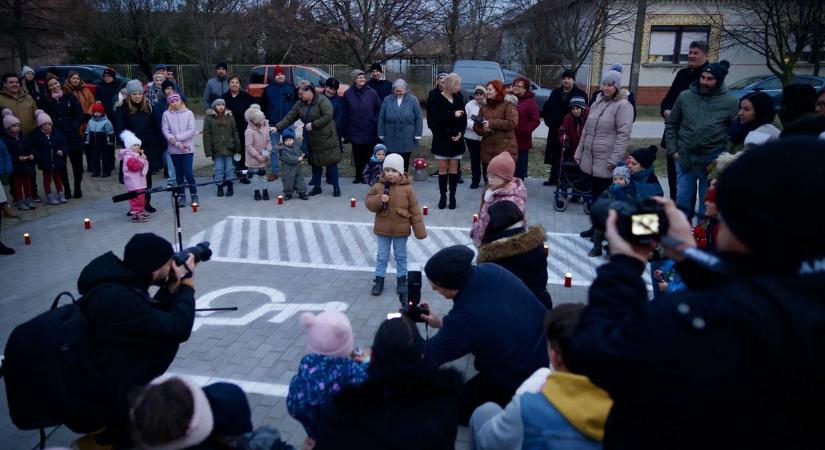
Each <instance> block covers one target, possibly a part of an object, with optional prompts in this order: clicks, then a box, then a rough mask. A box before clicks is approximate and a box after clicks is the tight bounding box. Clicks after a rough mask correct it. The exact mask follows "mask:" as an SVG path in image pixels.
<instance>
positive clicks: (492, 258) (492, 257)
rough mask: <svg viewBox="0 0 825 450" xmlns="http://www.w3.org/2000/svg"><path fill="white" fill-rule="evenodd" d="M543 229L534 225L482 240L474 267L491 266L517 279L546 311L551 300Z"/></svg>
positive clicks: (545, 238) (551, 303)
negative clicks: (509, 273) (499, 267)
mask: <svg viewBox="0 0 825 450" xmlns="http://www.w3.org/2000/svg"><path fill="white" fill-rule="evenodd" d="M546 240H547V235H546V234H545V232H544V228H543V227H541V226H539V225H533V226H531V227H530V228H528V229H526V230H525V229H524V227H519V228H514V229H512V230H504V231H502V232H500V233H496V234H494V235H492V236H489V237H485V238H484V241H485V242H484V243H483V244H482V245H481V247H480V248H479V249H478V258H477V261H476V262H477V264H481V263H485V262H488V263H494V264H498V265H499V266H501V267H504V268H505V269H507V270H509V271H510V272H511V273H512V274H513V275H515V276H517V277H519V279H520V280H521V281H523V282H524V284H526V285H527V287H528V288H529V289H530V291H532V292H533V294H535V296H536V297H538V299H539V300H540V301H541V303H542V304H543V305H544V307H545V308H547V309H551V308H553V299H552V298H551V297H550V293H549V292H547V255H546V254H545V253H544V241H546Z"/></svg>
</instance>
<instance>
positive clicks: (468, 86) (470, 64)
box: [453, 59, 552, 111]
mask: <svg viewBox="0 0 825 450" xmlns="http://www.w3.org/2000/svg"><path fill="white" fill-rule="evenodd" d="M453 72H455V73H457V74H458V75H459V76H461V90H462V92H464V98H467V99H469V98H472V97H473V88H475V87H476V86H477V85H479V84H480V85H482V86H484V85H486V84H487V83H489V82H490V81H491V80H501V82H502V83H504V84H505V85H509V84H511V83H512V82H513V80H515V79H516V78H517V77H520V76H523V75H521V74H520V73H518V72H516V71H513V70H509V69H503V68H502V67H501V64H499V63H497V62H495V61H474V60H467V59H463V60H459V61H456V62H455V63H453ZM525 78H526V77H525ZM528 80H529V78H528ZM530 90H531V91H533V92H534V93H535V94H536V103H538V106H539V111H541V108H542V106H544V102H546V101H547V98H548V97H550V92H552V90H551V89H545V88H542V87H539V86H538V85H537V84H536V83H533V82H532V81H531V82H530Z"/></svg>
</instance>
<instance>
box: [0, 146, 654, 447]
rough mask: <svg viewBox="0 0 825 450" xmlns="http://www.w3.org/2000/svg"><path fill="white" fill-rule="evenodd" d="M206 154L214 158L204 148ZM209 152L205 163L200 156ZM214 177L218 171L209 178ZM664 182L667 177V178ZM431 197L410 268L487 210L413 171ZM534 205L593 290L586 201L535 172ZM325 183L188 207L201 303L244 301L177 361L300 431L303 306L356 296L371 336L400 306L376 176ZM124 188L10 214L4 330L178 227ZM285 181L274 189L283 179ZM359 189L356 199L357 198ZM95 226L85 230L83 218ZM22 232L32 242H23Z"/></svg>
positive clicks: (202, 318)
mask: <svg viewBox="0 0 825 450" xmlns="http://www.w3.org/2000/svg"><path fill="white" fill-rule="evenodd" d="M199 161H202V160H199ZM198 164H202V162H199V163H198ZM202 180H203V181H206V179H205V178H204V179H202ZM663 183H664V181H663ZM413 186H414V188H415V189H416V191H417V192H418V194H419V197H420V199H421V202H422V204H424V205H428V206H429V215H428V216H427V217H426V224H427V226H428V229H429V231H430V236H429V237H428V238H427V239H425V240H423V241H416V240H415V239H411V241H410V246H409V248H410V255H409V259H410V263H411V266H412V267H411V268H413V267H414V266H415V265H416V264H423V263H424V262H425V261H426V259H427V258H428V257H429V256H430V255H431V254H432V253H433V252H435V251H437V250H438V249H439V248H442V247H443V246H447V245H452V244H468V243H470V239H469V237H468V235H467V230H468V229H469V226H470V224H471V217H472V214H473V213H475V212H476V210H477V208H478V204H479V196H480V195H481V191H479V190H476V191H473V190H469V189H468V188H467V184H465V185H459V195H458V197H459V198H458V204H459V208H458V209H457V210H454V211H450V210H438V209H436V207H435V205H436V203H437V183H436V182H435V179H434V178H431V179H430V180H428V181H424V182H415V183H414V184H413ZM527 186H528V192H529V197H528V198H529V201H528V214H527V216H528V219H529V221H530V223H532V224H542V225H544V227H545V228H546V229H547V231H548V239H549V242H548V245H549V246H550V264H549V266H550V267H549V275H550V284H549V286H548V289H549V290H550V293H551V294H552V296H553V299H554V301H555V302H557V303H562V302H584V301H586V287H587V286H588V285H589V283H590V281H591V280H592V278H593V276H594V269H595V267H596V266H597V265H598V264H600V263H601V262H603V261H602V260H600V259H598V260H597V259H592V258H588V257H587V256H586V251H587V248H588V245H587V244H588V243H587V242H585V241H584V240H583V239H581V238H579V237H578V236H577V234H576V233H578V232H579V231H580V230H582V229H584V228H586V227H587V226H588V225H589V219H588V217H587V216H586V215H585V214H583V212H582V211H581V206H579V205H571V206H570V208H569V209H568V210H567V211H566V212H563V213H560V212H556V211H554V210H553V208H552V207H551V203H550V201H551V198H552V197H551V193H552V191H551V190H550V189H549V188H547V187H543V186H542V185H541V183H540V180H535V179H531V180H529V181H528V183H527ZM324 189H325V190H324V193H323V194H322V195H319V196H316V197H313V198H311V200H309V201H302V200H297V199H295V200H291V201H288V202H285V204H284V205H277V204H276V202H275V201H274V200H272V201H270V202H267V203H264V202H255V201H253V199H252V194H251V189H250V187H249V186H239V187H238V189H237V190H236V196H235V197H234V198H217V197H216V196H215V189H214V188H213V187H211V186H210V187H209V188H202V189H201V191H200V199H201V207H200V209H199V211H198V212H197V213H193V212H192V211H191V209H186V210H184V211H182V216H183V217H182V221H183V234H184V237H185V241H186V243H193V242H197V241H200V240H209V241H211V242H212V248H213V249H214V250H215V255H214V257H213V260H212V261H209V262H206V263H204V264H201V265H200V266H199V267H198V270H197V274H196V278H195V279H196V284H197V296H198V306H200V307H205V306H207V305H208V306H228V305H232V306H238V307H239V311H238V312H236V313H214V314H211V315H210V314H208V313H199V316H198V318H197V319H196V324H195V330H194V332H193V333H192V336H191V338H190V339H189V341H187V342H186V343H185V344H183V345H182V346H181V348H180V351H179V353H178V355H177V358H176V359H175V361H174V363H173V365H172V367H171V369H170V370H171V371H173V372H177V373H185V374H190V375H193V376H196V377H197V378H198V380H199V381H201V382H202V383H208V382H211V381H214V380H216V379H229V380H232V381H233V382H236V383H238V384H240V385H241V386H242V387H243V388H244V389H245V390H246V392H247V393H248V394H249V400H250V403H251V406H252V409H253V411H252V413H253V421H254V424H255V425H256V426H257V425H262V424H270V425H273V426H275V427H277V428H278V429H280V430H281V431H282V433H283V434H284V436H285V438H286V439H287V440H288V441H289V442H290V443H292V444H293V445H296V446H297V445H299V444H300V443H301V442H302V440H303V438H304V432H303V429H302V428H301V426H300V424H299V423H298V422H296V421H294V420H293V419H291V418H290V417H289V415H288V414H287V412H286V405H285V395H286V386H287V385H288V383H289V380H290V378H291V377H292V376H293V375H294V374H295V371H296V368H297V366H298V361H299V360H300V358H301V357H302V356H303V354H304V346H305V342H304V338H303V336H302V332H301V331H302V330H301V326H300V324H299V322H298V320H297V318H296V314H300V312H302V311H307V310H312V311H318V310H322V309H338V310H345V311H346V312H347V314H348V316H349V317H350V319H351V321H352V324H353V329H354V332H355V336H356V345H358V346H361V347H367V346H369V345H370V342H371V340H372V337H373V335H374V332H375V330H376V329H377V327H378V325H379V324H380V323H381V321H382V320H383V319H384V317H385V315H386V314H387V313H389V312H393V311H396V310H397V308H398V302H397V297H396V296H395V295H394V294H393V292H394V287H395V281H394V279H393V277H392V276H390V277H389V279H388V283H387V291H386V292H385V294H384V295H382V296H381V297H377V298H376V297H372V296H370V295H369V289H370V287H371V279H372V273H371V271H372V268H373V264H374V257H375V241H374V237H373V235H372V233H371V223H372V216H371V214H370V213H369V212H368V211H366V209H365V208H364V207H363V198H364V196H365V195H366V192H367V187H366V186H364V185H353V184H350V183H349V180H346V182H344V183H342V190H343V195H342V197H340V198H334V197H332V195H331V193H332V189H330V188H329V186H325V188H324ZM119 191H120V185H117V184H116V183H114V182H112V181H110V180H100V179H95V180H94V181H93V182H91V183H89V184H88V187H87V188H86V193H87V195H86V197H87V198H84V199H83V200H79V201H71V202H70V203H69V204H68V205H65V206H61V207H45V206H44V207H40V208H38V210H36V211H34V212H29V213H27V214H26V217H25V218H23V219H6V220H4V221H3V223H4V225H6V226H4V228H3V241H4V242H5V243H6V244H9V245H11V246H13V247H14V248H15V249H16V250H17V254H16V255H14V256H10V257H3V259H2V271H0V292H2V293H3V295H2V296H0V342H5V341H6V339H7V337H8V334H9V333H10V331H11V329H12V328H13V327H14V326H15V325H17V324H18V323H21V322H22V321H25V320H27V319H29V318H31V317H33V316H35V315H36V314H39V313H41V312H43V311H45V310H46V309H47V308H48V305H49V303H50V302H51V301H52V299H53V298H54V296H55V295H56V294H57V293H58V292H60V291H63V290H70V291H74V290H76V279H77V276H78V275H79V273H80V270H81V269H82V268H83V266H84V265H85V264H86V263H87V262H88V261H89V260H91V259H92V258H93V257H95V256H97V255H99V254H102V253H104V252H106V251H109V250H113V251H114V252H115V253H116V254H118V255H121V254H122V248H123V245H124V244H125V242H126V241H127V240H128V238H129V237H130V236H131V235H132V234H133V233H136V232H144V231H153V232H156V233H158V234H161V235H163V236H166V237H167V238H169V239H170V240H171V239H172V237H173V232H174V228H173V222H172V211H171V207H170V199H169V198H168V194H165V195H166V196H164V194H161V195H156V196H155V198H154V199H153V203H154V204H155V206H156V207H157V208H158V209H159V212H158V213H157V214H155V215H154V216H153V217H152V219H151V221H150V222H148V223H146V224H133V223H130V222H129V221H128V219H127V218H126V217H125V212H126V210H127V209H128V206H127V204H126V203H118V204H113V203H112V201H111V200H110V199H108V198H105V197H104V196H111V195H113V194H114V193H117V192H119ZM280 191H281V185H280V182H275V183H274V186H273V193H274V194H275V195H273V197H275V196H277V194H280V193H281V192H280ZM350 197H354V198H356V199H357V206H356V207H355V208H351V207H350ZM84 217H89V218H91V219H92V223H93V228H92V229H91V230H84V228H83V218H84ZM24 232H27V233H30V234H31V236H32V241H33V243H32V245H30V246H25V245H23V242H22V241H23V238H22V235H23V233H24ZM565 272H571V273H572V274H573V285H574V286H573V287H572V288H567V289H566V288H564V287H563V285H562V280H563V274H564V273H565ZM423 297H424V299H425V300H426V301H429V302H430V303H431V304H432V305H433V306H434V308H435V309H436V310H437V311H438V312H439V313H442V314H444V313H446V312H447V311H448V310H449V304H448V302H447V301H446V300H444V299H442V298H440V297H438V296H437V295H436V294H434V293H433V292H432V291H431V290H430V289H429V288H428V287H427V286H425V287H424V289H423ZM455 366H456V367H458V368H460V369H461V370H463V371H464V372H465V373H467V374H468V375H470V374H472V361H471V359H470V358H464V359H462V360H459V361H457V362H456V363H455ZM5 396H6V395H5V387H0V442H3V445H2V447H3V448H7V449H30V448H32V447H33V446H34V445H35V444H36V443H37V433H36V432H32V431H28V432H22V431H18V430H16V428H15V427H14V426H13V425H12V424H11V422H10V419H9V416H8V411H7V409H6V407H7V406H6V402H5ZM73 438H74V436H73V434H72V433H71V432H69V431H68V430H66V429H65V428H61V429H59V430H57V431H56V432H55V434H54V435H53V437H52V438H51V439H50V441H49V443H50V444H51V445H66V444H68V443H69V442H70V441H71V440H72V439H73ZM458 443H459V445H458V448H466V447H467V432H466V429H462V430H461V431H460V434H459V439H458Z"/></svg>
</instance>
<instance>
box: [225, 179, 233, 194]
mask: <svg viewBox="0 0 825 450" xmlns="http://www.w3.org/2000/svg"><path fill="white" fill-rule="evenodd" d="M233 195H235V187H234V186H233V185H232V182H231V181H227V182H226V196H227V197H232V196H233Z"/></svg>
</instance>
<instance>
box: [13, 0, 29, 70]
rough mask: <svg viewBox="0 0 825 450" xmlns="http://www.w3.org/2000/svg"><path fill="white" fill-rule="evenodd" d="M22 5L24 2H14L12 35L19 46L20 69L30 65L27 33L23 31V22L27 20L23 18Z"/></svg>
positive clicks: (18, 0)
mask: <svg viewBox="0 0 825 450" xmlns="http://www.w3.org/2000/svg"><path fill="white" fill-rule="evenodd" d="M22 3H23V1H22V0H14V29H13V30H12V34H13V35H14V43H15V45H16V46H17V49H16V50H17V56H18V58H19V59H20V67H22V66H24V65H28V63H29V50H28V47H27V46H26V35H25V34H26V33H25V32H24V31H23V21H24V20H25V17H24V16H23V4H22Z"/></svg>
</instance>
